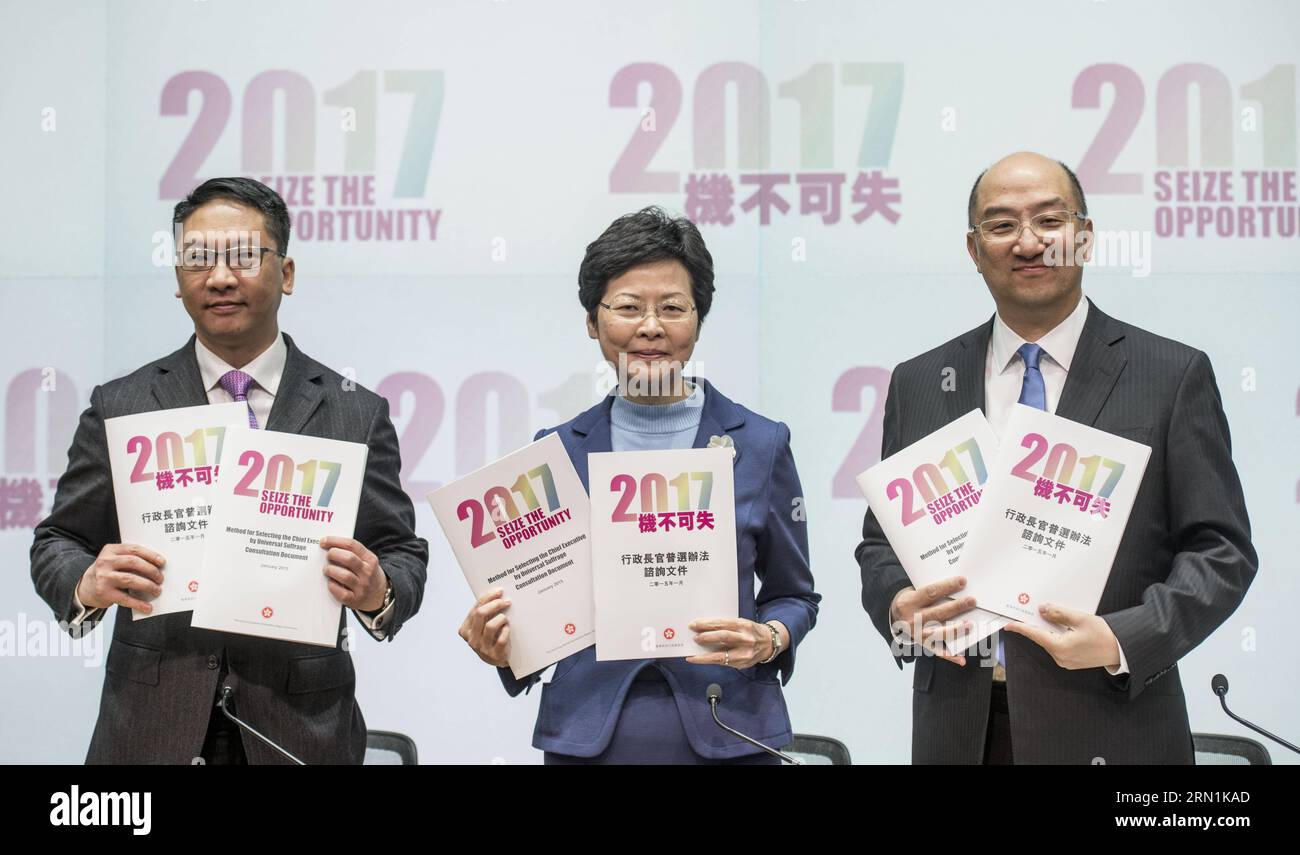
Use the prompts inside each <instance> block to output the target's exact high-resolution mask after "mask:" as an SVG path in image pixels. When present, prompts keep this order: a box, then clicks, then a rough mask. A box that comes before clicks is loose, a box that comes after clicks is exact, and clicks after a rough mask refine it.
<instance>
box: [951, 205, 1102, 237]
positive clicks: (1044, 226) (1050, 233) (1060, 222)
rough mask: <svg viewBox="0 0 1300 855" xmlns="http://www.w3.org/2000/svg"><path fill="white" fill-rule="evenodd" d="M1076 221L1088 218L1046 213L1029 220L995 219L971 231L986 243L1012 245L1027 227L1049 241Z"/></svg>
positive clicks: (978, 225) (1066, 212) (1069, 214)
mask: <svg viewBox="0 0 1300 855" xmlns="http://www.w3.org/2000/svg"><path fill="white" fill-rule="evenodd" d="M1076 219H1078V220H1086V219H1087V217H1085V216H1084V215H1083V214H1080V213H1079V212H1078V211H1044V212H1043V213H1041V214H1036V215H1035V216H1033V217H1030V218H1029V219H1028V220H1021V219H1018V218H1016V217H993V218H992V219H988V220H983V221H981V222H979V223H977V224H976V225H975V226H973V227H972V228H971V231H972V232H974V233H976V234H978V235H979V236H980V237H981V238H983V240H984V242H985V243H990V244H997V243H1010V242H1012V241H1015V240H1019V239H1020V233H1021V232H1022V231H1024V228H1025V226H1026V225H1027V226H1029V230H1030V231H1031V232H1033V233H1034V235H1035V236H1037V237H1038V239H1039V240H1042V241H1049V240H1055V239H1057V238H1059V237H1061V235H1063V234H1064V233H1065V229H1066V227H1068V226H1069V225H1070V223H1071V222H1072V221H1073V220H1076Z"/></svg>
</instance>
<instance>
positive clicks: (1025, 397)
mask: <svg viewBox="0 0 1300 855" xmlns="http://www.w3.org/2000/svg"><path fill="white" fill-rule="evenodd" d="M1016 353H1018V354H1020V358H1021V359H1023V360H1024V361H1025V379H1024V382H1023V383H1021V384H1020V403H1022V404H1024V405H1026V406H1029V407H1034V408H1035V409H1039V410H1046V409H1047V387H1046V386H1044V385H1043V372H1041V371H1039V370H1038V357H1040V356H1042V355H1043V349H1042V348H1041V347H1039V346H1038V345H1036V344H1022V345H1020V349H1019V350H1017V351H1016Z"/></svg>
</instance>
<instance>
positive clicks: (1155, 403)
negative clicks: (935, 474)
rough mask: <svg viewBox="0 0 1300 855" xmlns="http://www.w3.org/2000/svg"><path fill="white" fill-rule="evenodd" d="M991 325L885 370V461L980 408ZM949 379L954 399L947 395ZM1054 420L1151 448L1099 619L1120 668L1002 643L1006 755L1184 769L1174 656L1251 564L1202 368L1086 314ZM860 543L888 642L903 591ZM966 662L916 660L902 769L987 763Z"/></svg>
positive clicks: (895, 572)
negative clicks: (1068, 666) (1061, 661)
mask: <svg viewBox="0 0 1300 855" xmlns="http://www.w3.org/2000/svg"><path fill="white" fill-rule="evenodd" d="M992 330H993V320H992V318H990V319H989V321H988V322H986V323H984V324H982V325H981V326H979V327H977V328H976V329H973V330H971V331H970V332H968V333H966V334H965V335H962V336H958V337H957V338H955V339H953V340H952V341H950V342H948V343H947V344H944V345H942V346H940V347H937V348H935V349H934V350H931V351H929V352H928V353H924V354H922V355H920V356H918V357H916V358H915V359H911V360H908V361H907V362H904V363H903V364H901V365H899V366H898V368H896V369H895V370H894V374H893V377H892V378H891V380H890V384H889V394H888V398H887V400H886V402H885V423H884V442H883V449H882V452H881V453H882V455H883V456H886V457H887V456H889V455H891V454H893V453H895V452H897V451H899V450H900V449H902V448H904V447H906V446H907V445H909V444H911V443H913V442H915V441H916V440H918V439H921V438H922V437H924V436H925V435H926V434H929V433H931V432H932V431H934V430H936V429H938V428H940V427H942V426H943V425H944V424H946V423H947V422H949V421H951V420H953V419H955V418H957V417H958V416H960V415H962V414H964V413H967V412H969V411H970V410H972V409H974V408H975V407H979V408H980V409H983V408H984V366H985V357H986V351H987V349H988V346H989V339H990V337H991V335H992ZM949 368H950V369H953V371H955V381H956V388H955V389H953V390H952V391H947V392H945V391H943V388H944V387H943V386H942V385H941V383H942V381H943V379H944V376H945V375H944V372H945V369H949ZM950 373H951V372H950ZM1056 414H1057V415H1059V416H1063V417H1065V418H1068V419H1073V420H1074V421H1077V422H1080V423H1082V424H1086V425H1092V426H1093V427H1096V428H1098V429H1100V430H1104V431H1107V432H1109V433H1113V434H1117V435H1119V436H1123V437H1127V438H1128V439H1132V440H1135V441H1137V442H1141V443H1144V444H1146V445H1149V446H1151V460H1150V462H1149V463H1148V464H1147V470H1146V473H1145V475H1144V476H1143V479H1142V484H1141V486H1140V488H1139V490H1138V495H1137V499H1136V501H1135V505H1134V508H1133V511H1132V513H1131V515H1130V517H1129V521H1128V527H1127V528H1126V529H1125V531H1124V537H1123V539H1122V541H1121V542H1120V546H1119V552H1118V553H1117V554H1116V557H1115V563H1114V565H1113V568H1112V570H1111V574H1110V578H1109V580H1108V581H1107V583H1106V587H1105V590H1104V591H1103V592H1102V595H1101V602H1100V603H1099V605H1098V608H1097V614H1099V615H1101V616H1102V618H1103V619H1104V620H1105V621H1106V622H1107V623H1108V624H1109V625H1110V628H1111V630H1112V631H1114V633H1115V637H1116V638H1117V639H1118V640H1119V643H1120V646H1121V647H1122V648H1123V650H1124V655H1125V658H1126V659H1127V660H1128V667H1129V673H1128V674H1125V675H1120V676H1111V675H1110V674H1109V673H1108V672H1107V671H1106V669H1104V668H1090V669H1086V670H1078V671H1069V670H1065V669H1063V668H1060V667H1058V666H1057V665H1056V663H1055V662H1053V661H1052V658H1051V657H1050V656H1049V655H1048V654H1047V653H1046V651H1044V650H1043V649H1042V648H1040V647H1038V645H1036V644H1034V643H1033V642H1031V641H1029V640H1028V639H1026V638H1023V637H1021V636H1018V635H1013V634H1011V633H1004V634H1003V636H1002V638H1003V641H1004V642H1005V645H1006V647H1005V651H1006V665H1007V692H1008V698H1009V704H1010V710H1011V734H1012V745H1013V749H1014V753H1015V760H1016V762H1017V763H1091V762H1097V761H1098V760H1099V759H1100V760H1101V761H1104V762H1106V763H1191V762H1192V760H1193V753H1192V740H1191V729H1190V726H1189V724H1188V720H1187V707H1186V703H1185V701H1184V698H1183V687H1182V683H1181V681H1180V679H1179V676H1178V660H1179V659H1180V658H1182V657H1183V656H1184V655H1185V654H1187V653H1188V652H1189V651H1190V650H1192V648H1194V647H1196V645H1198V644H1200V643H1201V641H1203V640H1204V639H1205V638H1206V637H1207V636H1209V634H1210V633H1211V632H1213V631H1214V630H1215V628H1216V627H1218V626H1219V624H1221V623H1223V621H1224V620H1225V619H1227V617H1228V616H1229V615H1230V614H1232V612H1233V611H1234V610H1235V609H1236V608H1237V605H1238V604H1239V603H1240V602H1241V600H1242V598H1243V597H1244V596H1245V594H1246V589H1247V587H1249V585H1250V582H1251V580H1252V579H1253V578H1254V576H1255V570H1256V567H1257V557H1256V555H1255V549H1254V547H1253V546H1252V545H1251V542H1250V522H1249V520H1248V519H1247V518H1246V504H1245V500H1244V498H1243V497H1242V492H1241V482H1240V480H1239V479H1238V477H1237V470H1236V468H1235V467H1234V466H1233V463H1232V451H1231V442H1230V439H1229V436H1228V422H1227V418H1226V417H1225V416H1224V413H1223V405H1222V401H1221V399H1220V397H1219V390H1218V386H1217V385H1216V384H1215V380H1214V372H1213V370H1212V369H1211V367H1210V360H1209V358H1208V357H1207V356H1206V355H1205V354H1204V353H1202V352H1201V351H1199V350H1196V349H1194V348H1191V347H1188V346H1186V345H1184V344H1180V343H1178V342H1176V341H1171V340H1170V339H1167V338H1161V337H1160V336H1157V335H1154V334H1152V333H1149V332H1146V331H1145V330H1141V329H1138V328H1137V327H1133V326H1130V325H1128V324H1125V323H1122V322H1121V321H1117V320H1115V319H1114V318H1111V317H1108V316H1107V315H1105V314H1103V313H1102V312H1101V310H1100V309H1098V308H1097V306H1096V305H1092V306H1091V307H1090V311H1089V312H1088V318H1087V321H1086V322H1085V325H1084V328H1083V332H1082V334H1081V336H1080V338H1079V346H1078V349H1077V350H1076V352H1075V355H1074V359H1073V360H1072V362H1071V365H1070V372H1069V374H1068V375H1067V376H1066V381H1065V388H1064V389H1063V390H1062V393H1061V400H1060V403H1059V405H1058V406H1057V410H1056ZM862 537H863V539H862V543H861V544H859V546H858V548H857V552H856V554H857V558H858V564H859V566H860V568H861V571H862V605H863V607H864V608H865V609H866V610H867V613H868V614H869V615H870V617H871V621H872V623H874V624H875V626H876V629H877V630H879V631H880V633H881V634H882V635H883V636H884V637H885V638H886V639H887V640H888V639H890V638H891V635H890V629H889V618H888V612H889V605H890V603H892V602H893V598H894V595H895V594H897V593H898V591H899V590H901V589H902V588H904V587H906V586H908V585H909V584H910V583H909V582H908V580H907V575H906V573H905V572H904V571H903V568H902V566H901V565H900V564H899V562H898V559H897V557H896V556H895V555H894V552H893V550H891V549H890V547H889V543H888V541H887V540H886V539H885V536H884V533H883V532H882V531H881V528H880V525H879V523H878V522H877V521H876V518H875V516H874V515H873V514H872V513H871V512H870V511H868V512H867V516H866V520H865V522H864V523H863V530H862ZM978 665H979V663H978V662H977V660H975V659H974V658H972V657H968V659H967V664H966V666H965V667H959V666H957V665H954V664H952V663H950V662H945V661H943V660H940V659H936V658H934V657H932V656H923V657H919V658H917V659H916V660H915V672H916V673H915V676H914V680H913V699H912V700H913V703H912V761H913V762H914V763H979V762H981V760H982V759H983V748H984V737H985V728H986V726H987V719H988V711H989V695H990V692H991V690H992V689H991V687H992V679H993V676H992V668H989V667H979V666H978ZM899 667H900V668H901V667H902V661H901V660H900V661H899Z"/></svg>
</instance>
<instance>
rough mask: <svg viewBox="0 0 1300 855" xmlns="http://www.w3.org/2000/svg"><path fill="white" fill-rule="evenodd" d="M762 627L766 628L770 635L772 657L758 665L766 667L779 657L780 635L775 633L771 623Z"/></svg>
mask: <svg viewBox="0 0 1300 855" xmlns="http://www.w3.org/2000/svg"><path fill="white" fill-rule="evenodd" d="M763 626H765V627H767V629H768V631H769V632H771V633H772V655H771V656H769V657H767V658H766V659H764V660H763V661H762V662H760V663H758V664H759V665H766V664H768V663H769V662H771V661H772V660H773V659H775V658H776V657H778V656H780V655H781V633H779V632H777V631H776V627H774V626H772V622H771V621H768V622H767V623H765V624H763Z"/></svg>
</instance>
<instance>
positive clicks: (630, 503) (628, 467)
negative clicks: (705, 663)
mask: <svg viewBox="0 0 1300 855" xmlns="http://www.w3.org/2000/svg"><path fill="white" fill-rule="evenodd" d="M732 457H733V453H732V451H731V449H727V448H691V449H682V450H671V451H611V452H601V453H596V454H589V455H587V466H588V469H589V472H590V476H589V481H588V484H589V486H590V488H591V566H592V587H593V592H594V594H595V600H596V658H597V659H598V660H601V661H604V660H609V659H651V658H658V659H662V658H667V657H673V656H693V655H695V654H697V653H709V652H712V651H711V650H710V649H709V648H707V647H703V646H701V645H699V644H696V643H695V642H694V641H693V640H692V639H693V636H694V633H692V632H691V630H690V628H689V624H690V623H691V622H692V621H694V620H696V619H700V618H734V617H738V616H739V609H740V593H739V580H738V578H737V576H738V570H737V567H736V495H735V486H734V481H733V472H732Z"/></svg>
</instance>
